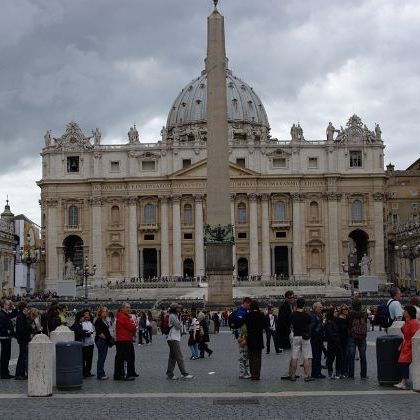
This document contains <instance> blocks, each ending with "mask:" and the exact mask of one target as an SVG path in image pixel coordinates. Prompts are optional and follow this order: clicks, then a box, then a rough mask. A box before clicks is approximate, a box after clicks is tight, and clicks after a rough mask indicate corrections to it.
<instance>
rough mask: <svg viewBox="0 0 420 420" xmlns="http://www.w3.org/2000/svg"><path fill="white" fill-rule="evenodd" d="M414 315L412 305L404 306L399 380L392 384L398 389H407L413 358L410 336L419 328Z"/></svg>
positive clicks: (414, 311) (414, 310)
mask: <svg viewBox="0 0 420 420" xmlns="http://www.w3.org/2000/svg"><path fill="white" fill-rule="evenodd" d="M416 315H417V311H416V308H415V307H414V306H406V307H405V308H404V319H405V324H404V325H403V326H402V328H401V331H402V332H403V334H404V341H403V342H402V344H401V346H400V357H399V358H398V364H399V367H400V376H401V382H400V383H398V384H395V385H394V386H395V387H396V388H398V389H409V388H408V379H409V377H410V364H411V361H412V358H413V351H412V338H413V337H414V335H415V334H416V332H417V331H418V330H419V329H420V323H419V321H417V319H416Z"/></svg>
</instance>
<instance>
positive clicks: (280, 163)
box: [273, 158, 287, 169]
mask: <svg viewBox="0 0 420 420" xmlns="http://www.w3.org/2000/svg"><path fill="white" fill-rule="evenodd" d="M286 167H287V160H286V158H274V159H273V168H276V169H281V168H286Z"/></svg>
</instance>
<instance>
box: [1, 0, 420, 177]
mask: <svg viewBox="0 0 420 420" xmlns="http://www.w3.org/2000/svg"><path fill="white" fill-rule="evenodd" d="M3 3H4V5H3ZM206 3H207V4H206ZM211 7H212V6H211V2H210V0H208V1H206V0H200V1H198V0H183V1H178V0H177V1H176V0H153V1H149V0H121V1H118V2H115V1H112V0H89V1H83V0H72V1H64V0H57V1H50V0H22V1H19V2H17V1H15V0H4V2H2V14H1V17H0V56H1V62H0V66H1V67H0V70H1V78H0V144H1V145H2V151H3V153H2V154H1V155H0V165H1V166H0V167H1V171H0V172H1V173H6V172H7V171H10V170H12V168H13V167H15V166H16V165H18V162H19V160H20V159H22V158H25V157H26V158H32V157H35V156H38V153H39V151H40V148H41V147H42V142H43V134H44V133H45V131H46V130H47V129H49V128H51V129H52V130H53V133H54V135H60V134H61V133H62V131H63V129H64V126H65V123H66V122H67V121H69V120H71V119H75V120H77V121H79V122H80V125H81V126H82V127H83V128H84V129H85V130H86V131H88V130H89V131H90V129H91V128H93V127H96V126H98V127H100V128H101V130H102V132H103V133H104V136H105V140H108V141H111V139H118V138H121V137H124V136H125V134H126V132H127V129H128V127H129V125H131V124H133V123H134V122H136V123H137V125H138V127H139V129H140V133H141V134H142V127H145V133H144V135H145V136H146V137H147V138H148V139H157V137H158V134H159V132H158V130H157V131H156V132H152V131H151V130H152V128H151V127H154V126H155V124H153V123H151V121H155V120H156V119H163V120H165V119H166V115H167V112H168V111H169V108H170V106H171V104H172V101H173V100H174V99H175V97H176V95H177V94H178V92H179V91H180V90H181V88H182V87H184V85H185V84H187V83H188V82H189V80H191V79H192V78H194V77H196V76H198V75H199V72H200V71H201V70H202V68H203V65H204V64H203V59H204V56H205V48H206V15H207V14H208V12H209V11H210V10H211ZM220 8H221V10H222V12H223V14H224V15H225V17H226V31H227V52H228V56H229V59H230V67H231V68H232V70H233V71H234V73H235V74H236V75H237V76H239V77H241V78H243V79H244V80H245V81H247V82H248V83H250V84H251V85H252V86H253V87H254V88H255V90H256V91H257V93H258V94H259V95H260V97H261V99H262V100H263V102H264V104H265V105H266V107H267V110H268V113H269V118H270V122H271V125H272V128H273V135H274V136H278V137H282V138H287V137H288V131H289V129H288V127H289V126H290V125H291V124H292V123H293V122H295V121H297V120H298V119H299V120H300V121H301V122H302V124H303V126H304V128H305V132H306V133H307V137H309V138H321V137H322V136H323V135H324V131H325V126H326V124H327V122H328V121H329V120H332V121H334V123H335V124H336V125H337V126H339V125H340V124H343V125H344V124H345V122H346V120H347V119H348V117H349V116H350V114H351V113H353V112H356V113H358V114H360V116H361V117H362V118H363V119H364V120H366V122H367V123H368V124H369V125H371V126H372V125H373V123H374V122H380V123H381V125H382V129H383V134H384V138H385V139H386V140H387V159H388V160H389V159H390V158H392V159H393V160H395V161H396V162H397V164H398V165H399V166H401V167H405V166H408V164H409V163H410V161H411V160H412V159H413V156H412V153H411V152H412V147H413V146H414V147H415V144H414V142H413V138H414V133H416V132H418V129H419V128H420V127H419V124H418V123H416V121H417V120H418V111H419V105H420V95H419V94H418V92H419V87H420V76H419V75H418V67H419V60H420V59H419V57H420V55H419V51H420V45H419V43H420V25H419V23H420V6H419V5H418V1H416V0H407V1H405V2H403V4H401V2H400V1H398V0H383V1H377V0H340V1H339V2H331V1H327V0H307V1H305V0H300V1H299V0H294V1H287V2H283V1H278V0H264V1H253V0H221V1H220ZM346 72H347V73H346ZM146 127H147V128H146ZM401 145H406V146H407V147H401ZM409 147H411V151H410V149H409Z"/></svg>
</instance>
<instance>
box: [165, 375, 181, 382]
mask: <svg viewBox="0 0 420 420" xmlns="http://www.w3.org/2000/svg"><path fill="white" fill-rule="evenodd" d="M166 379H168V380H169V381H176V380H178V379H179V378H178V376H167V377H166Z"/></svg>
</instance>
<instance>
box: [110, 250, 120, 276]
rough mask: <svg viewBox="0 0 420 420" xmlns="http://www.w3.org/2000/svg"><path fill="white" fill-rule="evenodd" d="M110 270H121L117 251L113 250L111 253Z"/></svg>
mask: <svg viewBox="0 0 420 420" xmlns="http://www.w3.org/2000/svg"><path fill="white" fill-rule="evenodd" d="M111 271H112V272H114V273H118V272H120V271H121V258H120V254H119V253H118V252H113V253H112V255H111Z"/></svg>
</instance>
